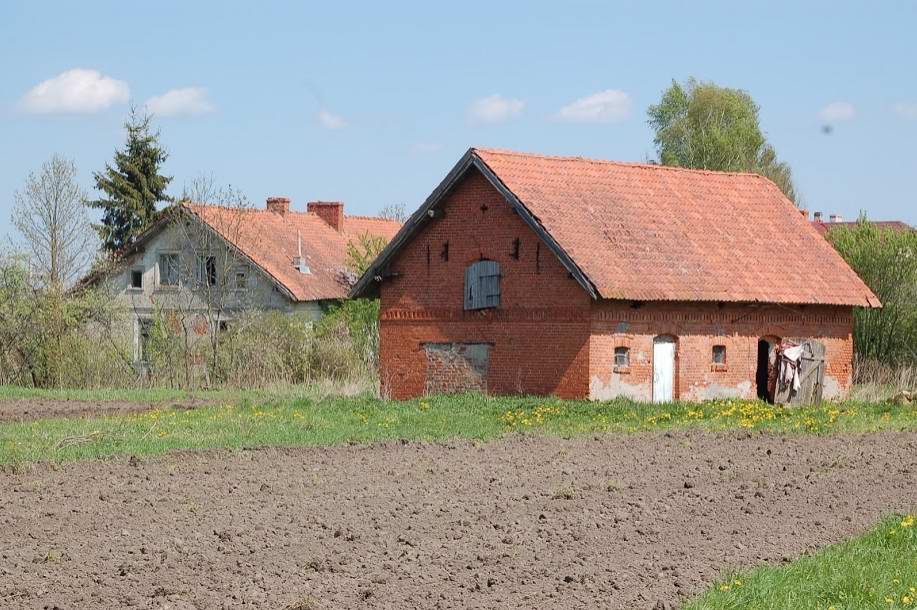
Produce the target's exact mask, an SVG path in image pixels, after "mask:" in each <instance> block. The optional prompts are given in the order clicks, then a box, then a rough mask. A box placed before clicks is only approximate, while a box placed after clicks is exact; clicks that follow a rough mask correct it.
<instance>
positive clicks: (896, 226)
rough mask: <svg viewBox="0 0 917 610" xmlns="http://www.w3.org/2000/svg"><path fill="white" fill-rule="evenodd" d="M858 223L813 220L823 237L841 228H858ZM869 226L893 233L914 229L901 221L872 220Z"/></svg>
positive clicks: (813, 224)
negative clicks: (889, 230)
mask: <svg viewBox="0 0 917 610" xmlns="http://www.w3.org/2000/svg"><path fill="white" fill-rule="evenodd" d="M857 224H858V223H857V222H822V221H820V220H813V221H812V226H814V227H815V230H816V231H818V232H819V233H821V234H822V235H827V234H828V232H829V231H831V230H832V229H838V228H841V227H846V228H848V229H853V228H854V227H856V226H857ZM869 224H871V225H873V226H875V227H877V228H879V229H891V230H892V231H913V230H914V229H913V227H911V225H909V224H907V223H906V222H901V221H900V220H870V221H869Z"/></svg>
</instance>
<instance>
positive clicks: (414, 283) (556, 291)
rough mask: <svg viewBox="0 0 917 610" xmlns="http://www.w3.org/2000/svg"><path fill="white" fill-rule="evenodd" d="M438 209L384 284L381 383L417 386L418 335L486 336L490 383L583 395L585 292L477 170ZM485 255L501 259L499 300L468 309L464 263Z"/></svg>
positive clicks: (465, 339) (423, 373)
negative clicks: (438, 213)
mask: <svg viewBox="0 0 917 610" xmlns="http://www.w3.org/2000/svg"><path fill="white" fill-rule="evenodd" d="M443 209H444V211H445V215H444V217H442V218H436V219H434V220H432V221H431V222H429V223H428V224H427V225H426V226H425V227H424V228H423V229H422V230H420V231H419V232H418V234H417V235H416V236H415V237H414V239H413V240H411V242H409V243H408V244H407V245H405V247H404V248H403V249H402V250H401V251H400V252H399V254H398V256H397V258H396V259H395V260H394V261H393V263H392V265H391V271H392V272H393V273H394V274H396V275H395V277H392V278H391V279H387V280H386V281H385V282H383V284H382V288H381V330H380V335H381V336H380V342H381V370H380V375H381V379H382V387H383V392H386V393H387V394H389V395H391V396H393V397H395V398H407V397H411V396H418V395H421V394H423V393H424V391H425V389H426V387H427V376H428V370H427V367H428V362H427V358H426V354H425V351H424V348H423V344H425V343H488V344H491V345H492V346H493V347H492V349H491V352H490V367H489V373H488V379H487V388H488V391H489V392H491V393H493V394H517V393H526V394H529V393H530V394H557V395H559V396H565V397H577V396H578V397H582V396H585V395H586V394H587V393H588V391H589V376H588V372H589V371H588V349H589V310H590V306H591V299H590V298H589V296H588V295H587V294H586V293H585V292H584V291H583V289H582V288H581V287H580V286H579V284H577V283H576V281H575V280H573V279H572V278H571V277H570V276H569V274H568V273H567V271H566V270H565V269H564V268H563V267H562V266H561V264H560V262H559V261H558V260H557V259H556V258H555V256H554V255H553V254H552V253H551V252H550V251H549V250H548V249H547V248H546V247H545V246H544V244H541V243H540V242H539V240H538V238H537V237H536V235H535V234H534V233H533V232H532V231H531V230H530V229H529V228H528V226H526V225H525V223H524V222H523V221H522V220H521V219H520V218H519V217H518V216H517V215H516V214H515V213H514V212H513V211H512V209H511V208H510V206H509V205H508V204H507V203H506V201H505V200H504V199H503V197H502V196H501V195H500V194H499V193H498V192H497V191H496V190H494V189H493V188H492V187H491V186H490V184H489V183H488V182H487V181H486V180H485V179H484V178H483V177H482V176H481V175H480V174H477V173H473V174H470V175H469V176H468V177H467V178H466V179H464V180H463V181H462V182H461V183H460V184H459V185H458V186H457V187H456V189H455V191H454V192H453V194H452V195H451V197H450V198H449V201H447V202H445V205H444V206H443ZM517 239H518V240H519V242H518V249H517V248H516V245H515V244H516V241H515V240H517ZM447 242H448V246H447V245H446V244H447ZM517 252H518V258H515V256H514V254H516V253H517ZM482 258H484V259H489V260H494V261H497V262H498V263H499V264H500V271H501V274H502V276H503V278H502V282H501V293H502V294H501V305H500V307H499V308H498V309H489V310H480V311H465V310H464V309H463V303H464V300H463V291H464V272H465V268H466V267H467V266H468V265H470V264H471V263H473V262H475V261H478V260H481V259H482Z"/></svg>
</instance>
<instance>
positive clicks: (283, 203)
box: [267, 197, 290, 216]
mask: <svg viewBox="0 0 917 610" xmlns="http://www.w3.org/2000/svg"><path fill="white" fill-rule="evenodd" d="M267 210H268V212H273V213H275V214H280V215H281V216H284V215H286V213H287V212H289V211H290V198H289V197H268V198H267Z"/></svg>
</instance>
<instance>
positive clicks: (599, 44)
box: [0, 0, 917, 233]
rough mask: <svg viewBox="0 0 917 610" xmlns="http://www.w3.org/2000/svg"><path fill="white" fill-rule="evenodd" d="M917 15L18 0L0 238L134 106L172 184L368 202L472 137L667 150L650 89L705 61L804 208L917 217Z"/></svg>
mask: <svg viewBox="0 0 917 610" xmlns="http://www.w3.org/2000/svg"><path fill="white" fill-rule="evenodd" d="M915 31H917V3H913V2H883V3H845V2H837V1H835V2H804V3H802V2H786V3H780V2H766V3H765V2H755V3H751V2H749V3H741V4H740V3H735V2H692V3H687V2H661V1H660V2H620V3H612V2H597V3H584V2H565V3H557V2H544V3H536V2H524V3H523V2H519V3H509V2H494V1H493V0H491V1H489V2H480V3H479V2H473V1H469V2H462V3H436V2H417V3H398V2H391V3H382V2H373V3H365V4H357V3H348V2H335V3H320V4H319V3H308V4H307V3H304V2H297V3H293V2H290V3H279V2H277V3H271V2H258V3H256V2H238V3H236V2H221V3H210V4H205V3H203V2H168V1H163V2H155V3H133V2H124V1H123V0H121V1H119V2H110V3H109V2H88V1H87V2H80V3H69V2H68V3H65V2H60V3H54V4H52V3H45V2H37V1H32V2H27V3H26V2H14V1H9V2H4V3H2V4H0V68H2V69H0V75H2V78H3V85H2V88H0V233H5V232H6V231H7V230H8V228H9V212H10V207H11V204H12V197H13V192H14V191H15V190H16V189H17V188H20V187H21V185H22V183H23V181H24V180H25V177H26V175H27V174H28V172H29V170H31V169H34V168H37V167H38V166H39V165H40V164H41V163H42V162H43V161H44V160H45V159H46V158H48V157H49V156H50V155H51V154H53V153H60V154H63V155H65V156H67V157H70V158H72V159H73V160H74V161H75V162H76V163H77V165H78V167H79V169H80V174H81V177H82V180H83V184H84V186H85V187H86V189H87V190H88V191H89V192H90V193H93V191H92V188H91V187H92V181H91V174H92V171H94V170H99V169H102V168H103V167H104V164H105V162H106V161H108V160H110V159H111V157H112V154H113V152H114V150H115V148H116V147H118V146H120V145H121V144H122V142H123V138H124V134H123V131H122V128H121V124H122V123H123V120H124V118H125V116H126V114H127V110H128V104H129V102H131V101H132V102H133V103H135V104H138V105H141V104H148V105H149V107H151V108H154V109H155V110H156V112H157V113H158V118H157V123H158V126H159V128H160V129H161V132H162V141H163V143H164V144H165V145H166V146H167V148H168V149H169V151H170V153H171V157H170V159H169V160H168V162H167V164H166V166H165V171H166V173H167V174H171V175H173V176H175V180H174V182H173V187H172V189H171V192H172V194H176V195H177V194H179V193H180V191H181V187H182V185H183V184H184V183H186V182H187V181H189V180H190V179H192V178H193V177H194V176H195V175H198V174H200V173H202V172H203V173H208V174H212V175H213V177H214V178H215V179H216V180H217V181H218V182H219V183H221V184H231V185H232V186H234V187H237V188H239V189H241V190H242V191H243V192H244V193H245V194H246V195H247V196H248V197H249V198H250V199H251V200H252V201H253V202H255V203H256V204H258V205H261V204H262V203H263V201H264V199H265V198H266V197H268V196H271V195H287V196H290V197H292V198H293V205H294V207H295V208H297V209H304V207H305V202H306V201H308V200H313V199H325V200H342V201H344V202H345V203H346V206H347V207H346V209H347V210H348V211H349V212H351V213H360V214H371V213H374V212H375V211H377V210H378V209H379V208H380V207H382V206H383V205H386V204H389V203H398V202H401V203H404V204H405V205H406V206H407V207H408V208H409V209H413V208H414V207H416V206H417V205H419V204H420V203H421V202H422V201H423V199H424V198H425V197H426V196H427V195H428V194H429V192H430V191H431V190H432V189H433V188H434V187H435V186H436V184H437V183H438V182H439V180H440V179H441V178H442V177H443V176H444V175H445V173H446V172H447V171H448V170H449V169H450V167H451V166H452V165H453V163H454V162H455V161H456V160H457V159H458V158H459V156H460V155H461V154H462V153H463V152H464V151H465V150H466V149H467V148H468V147H470V146H491V147H500V148H510V149H515V150H521V151H528V152H540V153H546V154H563V155H583V156H591V157H597V158H603V159H615V160H626V161H643V160H646V159H648V158H652V157H653V155H654V153H655V151H654V148H653V144H652V134H651V132H650V130H649V129H648V127H647V126H646V108H647V106H648V105H649V104H651V103H654V102H655V101H657V100H658V98H659V96H660V94H661V92H662V91H663V89H665V88H666V87H667V86H668V84H669V83H670V82H671V80H672V79H677V80H684V79H686V78H688V77H690V76H694V77H697V78H699V79H702V80H711V81H714V82H716V83H718V84H721V85H725V86H730V87H738V88H742V89H745V90H747V91H748V92H749V93H751V95H752V96H753V97H754V99H755V100H756V101H757V102H758V103H759V104H760V106H761V123H762V126H763V128H764V129H765V131H766V132H767V135H768V137H769V139H770V140H771V142H772V143H773V144H774V146H775V147H776V149H777V152H778V154H779V155H780V157H781V158H783V159H785V160H787V161H788V162H789V163H790V164H791V165H792V167H793V171H794V174H795V177H796V181H797V184H798V190H799V191H800V192H801V195H802V200H803V203H804V205H805V206H806V207H808V208H809V209H810V210H822V211H824V212H825V213H832V212H835V213H840V214H842V215H844V216H845V217H855V216H856V214H857V213H858V211H859V210H861V209H865V210H867V212H868V214H869V216H870V217H872V218H875V219H902V220H905V221H908V222H910V223H911V224H917V189H915V187H914V184H915V180H914V177H915V176H917V146H915V145H914V143H915V141H917V78H915V76H917V43H915V38H914V32H915ZM46 81H50V82H47V83H46ZM42 83H44V85H42ZM826 123H830V124H831V125H832V126H833V131H832V133H830V134H825V133H823V132H822V129H821V128H822V126H823V125H825V124H826Z"/></svg>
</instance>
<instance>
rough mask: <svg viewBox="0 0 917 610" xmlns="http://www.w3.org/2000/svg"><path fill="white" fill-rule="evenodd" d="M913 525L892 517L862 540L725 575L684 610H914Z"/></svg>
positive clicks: (916, 562) (916, 550) (916, 545)
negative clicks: (787, 562)
mask: <svg viewBox="0 0 917 610" xmlns="http://www.w3.org/2000/svg"><path fill="white" fill-rule="evenodd" d="M915 529H917V524H915V519H914V516H913V515H911V516H907V517H900V516H899V517H893V518H890V519H888V520H886V521H885V522H883V523H882V524H881V525H879V527H877V528H876V529H874V530H873V531H871V532H869V533H868V534H867V535H865V536H863V537H862V538H857V539H855V540H850V541H848V542H844V543H842V544H838V545H835V546H832V547H829V548H827V549H825V550H823V551H821V552H819V553H816V554H814V555H810V556H808V557H803V558H801V559H798V560H796V561H794V562H793V563H790V564H788V565H786V566H783V567H764V568H758V569H756V570H751V571H749V572H745V573H738V574H730V575H729V576H728V577H726V578H724V579H722V580H721V581H720V582H718V583H716V584H715V585H714V586H713V587H711V589H710V591H709V592H707V593H706V594H704V595H702V596H701V597H699V598H697V599H695V600H693V601H690V602H688V603H687V604H685V605H684V606H683V607H682V609H683V610H737V609H739V608H742V609H744V610H756V609H760V610H765V609H767V610H797V609H800V608H812V609H816V610H829V609H832V608H833V609H834V610H873V609H875V610H878V609H880V608H881V609H883V610H887V609H899V608H910V609H913V608H917V532H915Z"/></svg>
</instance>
